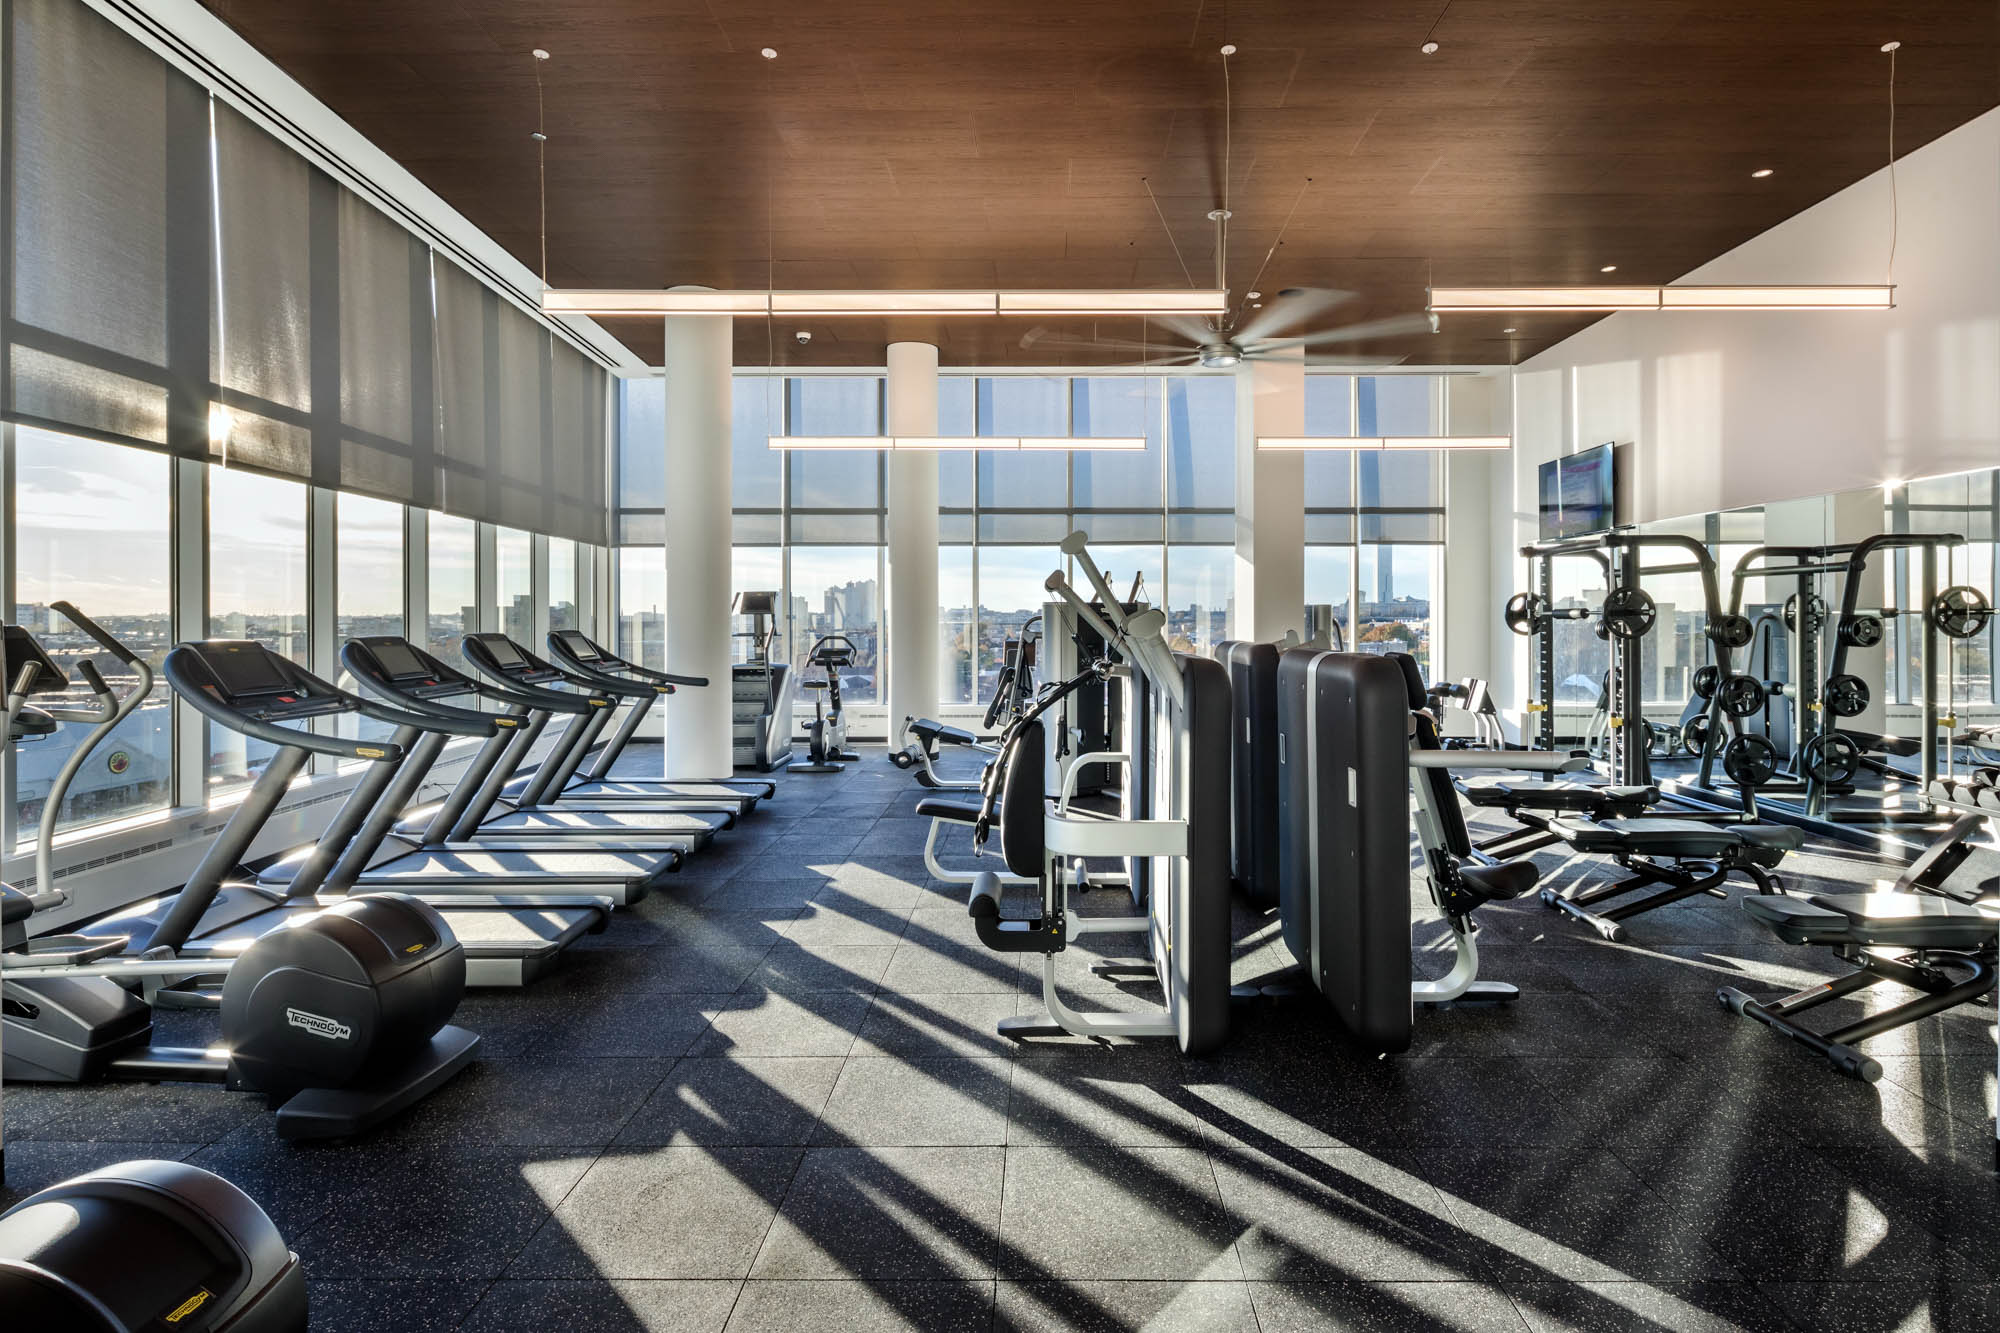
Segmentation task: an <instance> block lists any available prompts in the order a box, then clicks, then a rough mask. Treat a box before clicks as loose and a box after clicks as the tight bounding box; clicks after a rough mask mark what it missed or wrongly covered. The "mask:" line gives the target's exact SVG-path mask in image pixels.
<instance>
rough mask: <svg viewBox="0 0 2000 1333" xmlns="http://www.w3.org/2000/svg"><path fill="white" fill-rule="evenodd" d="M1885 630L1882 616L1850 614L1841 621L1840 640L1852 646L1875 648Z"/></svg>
mask: <svg viewBox="0 0 2000 1333" xmlns="http://www.w3.org/2000/svg"><path fill="white" fill-rule="evenodd" d="M1884 632H1885V631H1884V629H1883V625H1882V617H1880V616H1849V617H1848V618H1847V619H1845V620H1843V621H1841V622H1840V641H1841V642H1842V643H1844V644H1846V645H1847V646H1848V647H1850V648H1873V647H1874V646H1875V645H1876V644H1878V643H1880V642H1882V636H1883V634H1884Z"/></svg>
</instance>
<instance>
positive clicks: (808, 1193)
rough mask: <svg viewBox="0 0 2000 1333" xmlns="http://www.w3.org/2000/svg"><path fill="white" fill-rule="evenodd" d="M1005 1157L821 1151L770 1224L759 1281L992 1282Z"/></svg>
mask: <svg viewBox="0 0 2000 1333" xmlns="http://www.w3.org/2000/svg"><path fill="white" fill-rule="evenodd" d="M1002 1153H1003V1150H1002V1149H1000V1148H814V1149H812V1150H811V1151H810V1152H808V1153H807V1154H806V1159H805V1161H804V1162H803V1163H801V1164H800V1166H799V1171H798V1174H797V1176H796V1177H794V1179H793V1181H792V1188H791V1192H790V1193H789V1194H787V1195H786V1197H785V1203H784V1207H783V1208H782V1209H780V1210H779V1213H778V1217H777V1220H776V1221H775V1222H773V1223H772V1225H771V1231H770V1234H769V1236H767V1237H766V1238H765V1241H764V1247H763V1249H762V1250H761V1251H760V1252H759V1253H758V1255H757V1262H756V1265H755V1266H754V1268H753V1269H752V1274H753V1276H755V1277H759V1278H864V1279H869V1280H871V1281H872V1280H875V1279H905V1280H907V1279H918V1278H950V1277H957V1278H990V1277H992V1276H993V1248H994V1237H995V1234H996V1232H997V1230H998V1227H999V1222H1000V1193H1001V1177H1002V1172H1003V1156H1002Z"/></svg>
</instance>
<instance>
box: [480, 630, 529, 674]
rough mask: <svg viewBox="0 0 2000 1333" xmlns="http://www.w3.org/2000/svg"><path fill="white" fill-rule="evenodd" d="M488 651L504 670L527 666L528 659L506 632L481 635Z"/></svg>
mask: <svg viewBox="0 0 2000 1333" xmlns="http://www.w3.org/2000/svg"><path fill="white" fill-rule="evenodd" d="M480 639H481V641H482V642H484V643H485V645H486V651H487V652H489V653H492V654H493V661H494V663H495V664H496V665H498V666H499V667H501V668H502V669H503V670H504V669H505V668H508V667H525V666H526V665H528V659H527V658H526V657H524V656H522V654H521V650H520V649H519V648H516V647H515V646H514V641H513V640H512V639H510V638H508V637H507V636H506V635H504V634H491V635H481V636H480Z"/></svg>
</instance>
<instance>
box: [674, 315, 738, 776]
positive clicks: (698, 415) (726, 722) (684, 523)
mask: <svg viewBox="0 0 2000 1333" xmlns="http://www.w3.org/2000/svg"><path fill="white" fill-rule="evenodd" d="M677 290H682V289H677ZM696 290H699V289H696ZM666 325H667V345H666V357H665V360H666V370H667V438H666V450H667V468H666V477H667V503H666V511H667V512H666V524H667V548H666V554H667V616H666V621H667V623H666V635H667V670H668V671H671V672H673V673H675V674H676V675H687V676H705V677H707V678H708V687H707V688H706V689H695V688H688V689H682V690H680V691H678V692H677V693H675V694H673V695H671V696H669V697H668V699H667V701H666V702H667V738H666V746H665V749H666V776H667V777H669V778H680V779H696V778H719V777H727V776H728V775H729V773H730V771H731V754H730V715H731V702H730V693H731V690H730V680H729V629H730V621H729V552H730V545H731V539H732V534H731V531H730V512H729V509H730V496H729V375H730V370H731V363H732V361H733V359H734V358H733V354H732V346H731V342H732V340H731V332H732V329H731V320H730V317H729V316H727V315H669V316H667V317H666Z"/></svg>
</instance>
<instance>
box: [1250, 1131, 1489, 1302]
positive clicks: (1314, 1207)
mask: <svg viewBox="0 0 2000 1333" xmlns="http://www.w3.org/2000/svg"><path fill="white" fill-rule="evenodd" d="M1212 1158H1213V1162H1214V1167H1215V1178H1216V1185H1217V1187H1218V1189H1219V1190H1220V1191H1221V1196H1222V1204H1223V1207H1224V1208H1226V1209H1228V1210H1229V1212H1230V1214H1231V1215H1232V1216H1234V1217H1235V1218H1236V1219H1237V1221H1238V1224H1239V1226H1240V1228H1241V1230H1240V1231H1239V1233H1238V1235H1237V1237H1236V1253H1237V1255H1238V1256H1239V1257H1240V1258H1241V1259H1242V1261H1243V1271H1244V1275H1245V1276H1246V1277H1248V1278H1249V1279H1251V1280H1252V1281H1264V1282H1270V1281H1282V1282H1308V1281H1318V1282H1337V1281H1348V1280H1352V1279H1356V1278H1359V1279H1361V1280H1364V1281H1371V1282H1450V1281H1465V1280H1469V1279H1472V1278H1475V1277H1479V1276H1481V1274H1480V1273H1478V1272H1475V1271H1472V1267H1473V1265H1472V1262H1471V1260H1472V1259H1473V1258H1474V1257H1475V1256H1476V1253H1477V1251H1476V1247H1470V1246H1468V1245H1467V1244H1466V1240H1465V1237H1464V1236H1462V1235H1461V1234H1460V1230H1459V1226H1458V1224H1457V1223H1456V1222H1455V1221H1453V1219H1452V1215H1451V1213H1450V1212H1449V1211H1448V1210H1447V1209H1446V1208H1445V1205H1444V1201H1443V1200H1442V1199H1440V1198H1439V1197H1438V1193H1437V1191H1436V1190H1435V1189H1433V1188H1432V1187H1431V1186H1430V1184H1429V1183H1428V1182H1426V1181H1425V1180H1423V1179H1422V1178H1421V1177H1420V1176H1418V1175H1416V1174H1414V1173H1413V1172H1412V1171H1411V1170H1410V1169H1408V1168H1407V1167H1406V1166H1404V1165H1402V1164H1398V1163H1396V1162H1394V1161H1384V1160H1382V1159H1380V1158H1377V1157H1374V1156H1372V1155H1371V1154H1368V1153H1364V1152H1360V1151H1357V1150H1355V1149H1352V1148H1297V1149H1284V1150H1279V1151H1274V1152H1271V1153H1269V1154H1266V1153H1258V1152H1248V1151H1233V1152H1232V1151H1226V1150H1225V1151H1218V1152H1216V1153H1214V1154H1212Z"/></svg>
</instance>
